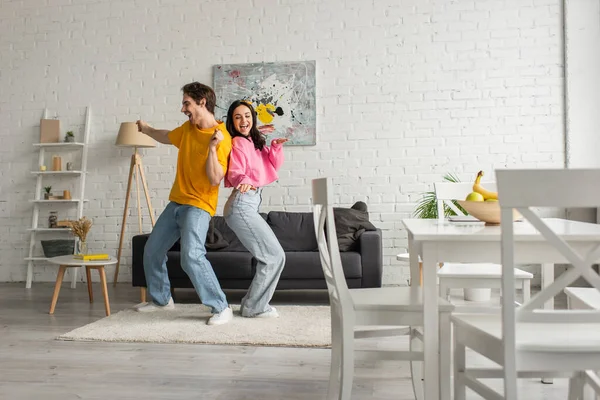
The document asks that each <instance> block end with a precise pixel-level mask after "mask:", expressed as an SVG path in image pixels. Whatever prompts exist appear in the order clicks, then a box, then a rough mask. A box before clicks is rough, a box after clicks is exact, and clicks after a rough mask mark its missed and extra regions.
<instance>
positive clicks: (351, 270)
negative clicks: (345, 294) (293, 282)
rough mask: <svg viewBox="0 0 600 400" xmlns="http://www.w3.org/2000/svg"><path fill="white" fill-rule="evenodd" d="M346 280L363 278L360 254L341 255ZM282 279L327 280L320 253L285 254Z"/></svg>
mask: <svg viewBox="0 0 600 400" xmlns="http://www.w3.org/2000/svg"><path fill="white" fill-rule="evenodd" d="M340 256H341V258H342V269H343V270H344V275H345V276H346V279H349V278H361V277H362V265H361V258H360V253H356V252H353V251H347V252H345V253H341V254H340ZM281 279H325V277H324V275H323V269H322V268H321V259H320V257H319V252H315V251H295V252H289V253H285V267H284V268H283V272H282V273H281Z"/></svg>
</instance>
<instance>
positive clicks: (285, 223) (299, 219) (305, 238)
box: [267, 211, 317, 251]
mask: <svg viewBox="0 0 600 400" xmlns="http://www.w3.org/2000/svg"><path fill="white" fill-rule="evenodd" d="M267 223H268V224H269V226H270V227H271V229H273V232H274V233H275V236H276V237H277V240H279V243H280V244H281V247H283V250H284V251H317V239H316V238H315V225H314V223H313V214H312V213H309V212H304V213H299V212H297V213H294V212H285V211H271V212H270V213H269V215H268V217H267Z"/></svg>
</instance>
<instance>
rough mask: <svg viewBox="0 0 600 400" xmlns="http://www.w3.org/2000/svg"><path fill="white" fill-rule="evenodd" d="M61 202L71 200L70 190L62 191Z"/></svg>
mask: <svg viewBox="0 0 600 400" xmlns="http://www.w3.org/2000/svg"><path fill="white" fill-rule="evenodd" d="M63 200H71V191H70V190H64V191H63Z"/></svg>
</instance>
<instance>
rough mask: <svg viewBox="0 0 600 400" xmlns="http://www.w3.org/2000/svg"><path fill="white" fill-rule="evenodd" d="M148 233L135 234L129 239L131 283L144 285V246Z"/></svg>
mask: <svg viewBox="0 0 600 400" xmlns="http://www.w3.org/2000/svg"><path fill="white" fill-rule="evenodd" d="M149 236H150V234H142V235H135V236H134V237H133V239H132V240H131V258H132V260H131V285H132V286H141V287H146V275H144V247H146V242H147V241H148V237H149Z"/></svg>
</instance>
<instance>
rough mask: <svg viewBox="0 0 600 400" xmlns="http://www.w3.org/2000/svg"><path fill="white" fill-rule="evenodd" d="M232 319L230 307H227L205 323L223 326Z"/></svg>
mask: <svg viewBox="0 0 600 400" xmlns="http://www.w3.org/2000/svg"><path fill="white" fill-rule="evenodd" d="M232 319H233V311H232V310H231V307H227V308H226V309H224V310H223V311H221V312H220V313H218V314H213V315H212V317H210V318H209V319H208V322H206V324H207V325H223V324H226V323H228V322H229V321H231V320H232Z"/></svg>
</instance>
